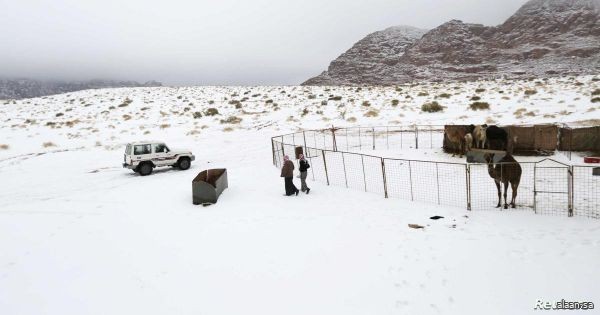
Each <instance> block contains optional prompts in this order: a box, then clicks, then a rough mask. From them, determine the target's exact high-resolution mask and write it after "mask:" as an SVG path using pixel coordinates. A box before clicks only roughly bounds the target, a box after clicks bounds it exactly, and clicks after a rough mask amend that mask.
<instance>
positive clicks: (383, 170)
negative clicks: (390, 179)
mask: <svg viewBox="0 0 600 315" xmlns="http://www.w3.org/2000/svg"><path fill="white" fill-rule="evenodd" d="M381 172H382V174H383V192H384V194H385V198H387V197H388V190H387V177H386V175H385V162H384V160H383V158H381Z"/></svg>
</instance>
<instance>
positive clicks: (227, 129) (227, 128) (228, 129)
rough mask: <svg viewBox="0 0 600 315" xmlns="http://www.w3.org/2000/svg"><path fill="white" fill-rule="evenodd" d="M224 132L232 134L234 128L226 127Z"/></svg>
mask: <svg viewBox="0 0 600 315" xmlns="http://www.w3.org/2000/svg"><path fill="white" fill-rule="evenodd" d="M223 131H224V132H231V131H233V128H231V127H225V128H223Z"/></svg>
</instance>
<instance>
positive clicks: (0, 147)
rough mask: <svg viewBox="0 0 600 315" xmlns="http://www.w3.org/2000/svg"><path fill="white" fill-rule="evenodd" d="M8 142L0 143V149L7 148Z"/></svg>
mask: <svg viewBox="0 0 600 315" xmlns="http://www.w3.org/2000/svg"><path fill="white" fill-rule="evenodd" d="M8 148H9V147H8V144H0V150H8Z"/></svg>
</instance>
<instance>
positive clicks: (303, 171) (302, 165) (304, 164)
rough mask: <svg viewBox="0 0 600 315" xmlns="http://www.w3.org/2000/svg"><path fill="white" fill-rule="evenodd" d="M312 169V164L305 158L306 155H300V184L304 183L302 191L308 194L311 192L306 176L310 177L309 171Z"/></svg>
mask: <svg viewBox="0 0 600 315" xmlns="http://www.w3.org/2000/svg"><path fill="white" fill-rule="evenodd" d="M309 168H310V164H308V162H307V161H306V159H305V158H304V154H300V167H298V170H299V171H300V182H301V183H302V185H301V187H300V190H302V191H304V192H306V194H308V193H309V192H310V188H308V186H306V176H307V175H308V172H307V170H308V169H309Z"/></svg>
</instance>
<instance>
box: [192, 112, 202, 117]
mask: <svg viewBox="0 0 600 315" xmlns="http://www.w3.org/2000/svg"><path fill="white" fill-rule="evenodd" d="M192 115H193V116H194V119H198V118H202V113H201V112H194V113H193V114H192Z"/></svg>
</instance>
